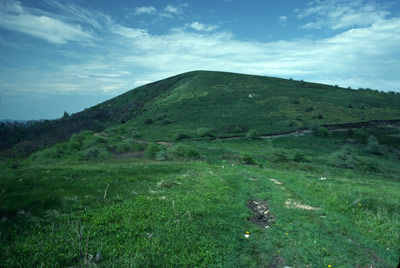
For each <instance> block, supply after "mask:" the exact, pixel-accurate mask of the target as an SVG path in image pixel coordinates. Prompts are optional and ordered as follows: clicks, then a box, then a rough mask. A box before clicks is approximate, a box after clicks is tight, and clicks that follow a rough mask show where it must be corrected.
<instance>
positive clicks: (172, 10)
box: [164, 4, 182, 14]
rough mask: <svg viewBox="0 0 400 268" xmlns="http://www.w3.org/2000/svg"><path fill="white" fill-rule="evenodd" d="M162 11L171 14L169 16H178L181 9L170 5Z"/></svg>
mask: <svg viewBox="0 0 400 268" xmlns="http://www.w3.org/2000/svg"><path fill="white" fill-rule="evenodd" d="M164 11H165V12H167V13H171V14H180V13H181V12H182V10H181V8H180V7H178V6H174V5H171V4H168V5H167V6H166V7H165V8H164Z"/></svg>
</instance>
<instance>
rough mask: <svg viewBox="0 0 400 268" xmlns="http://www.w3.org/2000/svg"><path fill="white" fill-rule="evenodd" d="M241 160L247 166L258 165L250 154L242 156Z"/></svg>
mask: <svg viewBox="0 0 400 268" xmlns="http://www.w3.org/2000/svg"><path fill="white" fill-rule="evenodd" d="M240 160H241V162H242V163H243V164H245V165H257V162H256V160H255V159H254V158H253V157H252V156H251V155H249V154H244V155H242V156H241V158H240Z"/></svg>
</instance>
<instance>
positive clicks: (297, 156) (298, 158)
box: [293, 150, 308, 162]
mask: <svg viewBox="0 0 400 268" xmlns="http://www.w3.org/2000/svg"><path fill="white" fill-rule="evenodd" d="M293 161H295V162H308V160H307V159H306V156H305V154H304V153H303V152H302V151H297V150H296V151H294V152H293Z"/></svg>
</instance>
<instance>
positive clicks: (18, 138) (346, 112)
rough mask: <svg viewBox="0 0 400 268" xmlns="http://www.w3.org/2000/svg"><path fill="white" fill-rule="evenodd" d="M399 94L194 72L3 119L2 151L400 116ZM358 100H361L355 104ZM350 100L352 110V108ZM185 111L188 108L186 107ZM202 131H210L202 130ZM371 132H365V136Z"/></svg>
mask: <svg viewBox="0 0 400 268" xmlns="http://www.w3.org/2000/svg"><path fill="white" fill-rule="evenodd" d="M399 102H400V94H395V95H393V94H390V93H383V92H376V91H373V90H351V89H347V88H340V87H334V86H328V85H323V84H316V83H309V82H304V81H295V80H287V79H280V78H274V77H263V76H251V75H243V74H234V73H223V72H209V71H195V72H189V73H184V74H180V75H177V76H174V77H170V78H167V79H164V80H161V81H158V82H154V83H151V84H148V85H145V86H142V87H139V88H136V89H134V90H131V91H128V92H126V93H125V94H122V95H121V96H118V97H116V98H113V99H111V100H109V101H106V102H104V103H101V104H99V105H96V106H94V107H91V108H89V109H86V110H84V111H82V112H80V113H76V114H71V115H68V116H63V117H62V118H60V119H57V120H50V121H49V120H45V121H42V122H36V123H32V124H28V125H26V124H4V123H2V124H0V151H2V153H1V154H0V157H1V156H2V157H9V156H18V155H20V156H27V155H29V154H30V153H32V152H33V151H37V150H39V149H43V148H45V147H48V146H51V145H53V144H55V143H58V142H60V141H66V140H67V139H68V138H69V137H71V136H72V134H75V133H79V132H81V131H82V130H92V131H94V132H102V131H103V130H105V129H107V128H110V127H116V126H118V127H120V128H122V129H124V130H125V131H126V132H127V133H129V132H136V131H138V130H140V136H141V138H142V139H145V140H153V141H157V140H170V141H173V140H176V138H178V136H179V134H177V133H178V132H179V131H182V133H184V134H185V135H186V137H185V138H187V137H191V138H194V139H196V138H204V139H210V138H212V137H219V136H236V135H245V134H246V132H247V131H249V130H250V129H254V130H256V131H258V132H259V133H260V134H262V135H264V134H268V133H275V132H282V131H290V130H294V129H301V128H309V127H311V126H313V125H326V124H339V123H350V122H361V121H371V120H386V119H399V118H400V108H399V106H398V103H399ZM355 103H357V105H355ZM349 104H351V107H352V108H351V109H349ZM182 111H184V112H182ZM198 129H208V130H210V131H209V132H206V133H197V130H198ZM367 138H368V137H367Z"/></svg>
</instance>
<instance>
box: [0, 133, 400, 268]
mask: <svg viewBox="0 0 400 268" xmlns="http://www.w3.org/2000/svg"><path fill="white" fill-rule="evenodd" d="M366 131H367V132H368V134H374V135H375V136H376V137H377V140H378V141H379V143H380V144H381V146H382V148H383V151H384V152H385V154H384V155H374V154H370V153H368V152H367V151H366V150H365V149H364V147H365V146H364V145H363V144H362V143H360V142H357V141H354V136H353V134H351V133H347V132H334V133H332V134H333V135H332V137H326V138H322V137H314V136H301V137H281V138H274V139H267V140H265V139H264V140H225V141H219V140H215V141H202V142H183V143H182V142H181V143H179V144H178V145H164V146H161V147H160V148H161V149H160V150H161V151H160V152H163V154H164V155H166V156H167V157H166V159H174V161H152V160H148V159H145V158H143V156H142V155H141V156H140V157H134V158H129V159H125V160H116V159H112V158H107V159H99V160H88V161H82V160H80V158H74V157H78V156H79V155H80V154H79V152H81V151H82V150H86V149H87V148H86V147H85V146H86V145H84V144H86V143H88V142H89V141H92V140H93V138H92V136H91V134H90V135H82V137H81V141H82V142H81V145H80V146H77V147H76V148H78V147H79V148H78V149H76V150H75V151H74V149H70V150H69V151H68V152H69V153H68V157H66V158H62V159H64V161H63V163H57V161H53V162H51V161H49V163H48V164H41V163H45V162H47V161H46V157H44V156H43V155H46V153H45V152H40V153H41V155H42V156H41V157H43V158H42V160H43V161H39V162H38V161H32V160H28V161H23V162H19V163H12V162H9V163H7V162H3V163H2V166H1V168H2V170H3V171H4V172H2V174H1V179H0V213H1V217H0V219H1V220H0V241H1V243H0V266H1V267H40V266H43V267H71V266H74V267H77V266H78V267H85V266H86V264H87V266H94V265H96V266H97V267H271V266H272V267H274V266H275V267H283V266H285V265H286V266H290V267H328V266H329V265H331V267H371V266H372V267H395V266H396V265H397V262H398V257H399V235H400V233H399V230H400V208H399V205H398V204H400V195H399V194H398V193H399V192H400V181H399V179H398V174H399V172H400V168H399V167H400V165H399V158H398V156H397V154H396V152H397V151H398V150H399V147H398V146H399V145H398V144H399V143H396V142H395V139H396V138H398V137H397V136H396V135H397V133H398V132H396V131H393V129H370V130H366ZM76 139H77V137H75V138H74V139H73V140H72V141H76ZM124 139H125V138H122V139H121V140H119V141H118V142H123V141H124ZM78 140H79V139H78ZM85 141H86V142H85ZM98 142H100V141H98ZM118 142H117V143H118ZM89 143H90V142H89ZM103 143H104V144H105V146H106V145H107V144H108V140H105V141H102V143H101V144H103ZM71 144H75V142H72V143H71V142H69V143H66V144H65V145H64V146H65V148H71ZM90 144H91V143H90ZM344 146H350V147H351V148H352V150H354V151H353V152H352V154H354V156H353V157H355V158H356V159H358V161H364V162H362V163H364V164H365V163H369V164H371V163H374V164H375V165H377V166H378V167H379V169H378V170H377V171H375V172H371V171H369V170H365V169H364V168H363V167H364V166H363V165H356V166H355V167H353V168H342V167H338V165H337V163H336V162H335V161H337V160H335V158H333V155H334V154H335V153H336V152H338V151H340V150H341V149H342V148H343V147H344ZM389 149H390V150H389ZM188 152H191V153H188ZM194 152H196V153H198V154H199V155H198V156H196V157H195V158H193V157H192V156H193V155H195V153H194ZM282 154H283V155H285V156H286V157H284V158H282V157H281V155H282ZM298 154H302V155H303V157H302V158H301V157H300V158H295V156H296V155H298ZM156 155H157V153H156ZM158 156H159V154H158ZM244 156H246V157H251V158H252V159H253V160H254V161H255V162H256V163H257V164H256V165H246V164H243V157H244ZM49 157H52V155H51V154H50V156H49ZM74 159H75V160H74ZM296 159H297V160H296ZM321 178H322V179H321ZM271 179H274V180H271ZM277 182H278V183H281V184H276V183H277ZM253 199H259V200H264V201H266V202H268V204H269V207H270V213H272V214H273V215H274V217H275V218H276V220H275V222H274V223H273V224H272V225H271V226H270V227H269V228H267V229H265V228H261V227H260V226H257V225H255V224H253V223H252V222H250V221H249V220H248V219H249V218H251V216H252V211H251V210H250V209H249V208H247V207H246V204H247V203H248V201H249V200H253ZM288 202H289V203H288ZM294 204H297V205H308V206H311V207H314V208H317V210H306V209H302V208H297V207H295V205H294ZM246 231H249V232H250V237H249V238H248V239H246V238H245V237H244V234H245V232H246ZM79 244H80V245H81V250H79ZM97 252H101V255H102V259H101V260H100V261H95V260H94V259H95V257H94V256H96V254H97ZM86 256H88V259H89V261H87V262H86V264H85V259H86V258H87V257H86Z"/></svg>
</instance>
